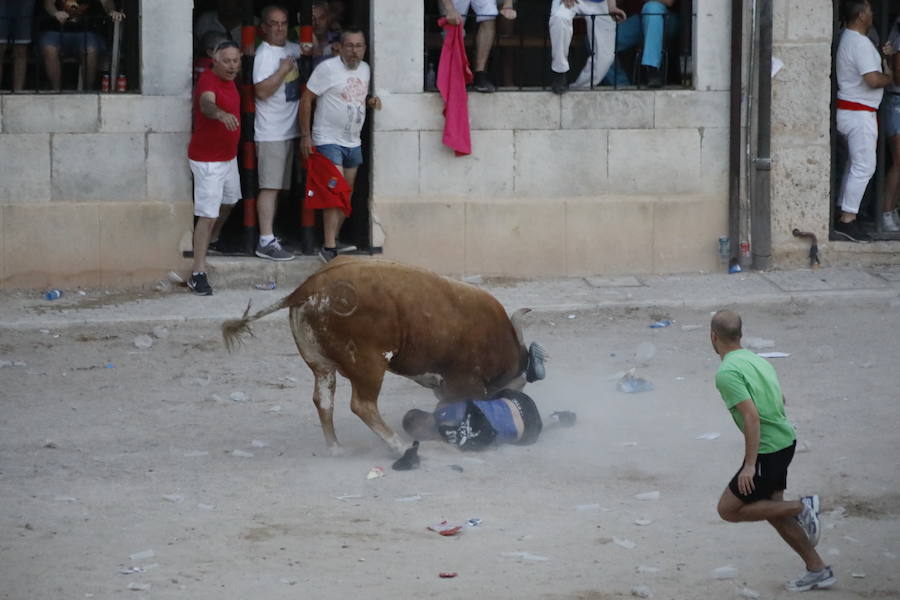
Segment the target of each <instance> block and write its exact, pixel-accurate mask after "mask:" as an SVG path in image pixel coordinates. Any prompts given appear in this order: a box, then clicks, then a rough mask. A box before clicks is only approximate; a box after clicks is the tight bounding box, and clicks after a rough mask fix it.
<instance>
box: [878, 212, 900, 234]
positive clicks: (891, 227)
mask: <svg viewBox="0 0 900 600" xmlns="http://www.w3.org/2000/svg"><path fill="white" fill-rule="evenodd" d="M897 221H898V218H897V211H896V210H892V211H891V212H886V213H881V230H882V231H889V232H892V233H895V232H897V231H900V223H898V222H897Z"/></svg>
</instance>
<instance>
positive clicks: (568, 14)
mask: <svg viewBox="0 0 900 600" xmlns="http://www.w3.org/2000/svg"><path fill="white" fill-rule="evenodd" d="M574 19H575V9H574V8H566V7H565V6H564V5H563V4H562V2H561V1H560V0H553V3H552V4H551V9H550V25H549V26H550V53H551V56H552V58H553V62H552V63H551V65H550V68H551V69H552V70H553V72H554V73H568V72H569V45H570V44H571V43H572V21H573V20H574Z"/></svg>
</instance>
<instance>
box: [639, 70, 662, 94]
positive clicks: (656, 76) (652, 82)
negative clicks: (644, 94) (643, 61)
mask: <svg viewBox="0 0 900 600" xmlns="http://www.w3.org/2000/svg"><path fill="white" fill-rule="evenodd" d="M642 70H643V72H644V84H645V85H646V86H647V87H648V88H661V87H662V85H663V77H662V71H660V70H659V69H657V68H656V67H648V66H646V65H644V67H643V69H642Z"/></svg>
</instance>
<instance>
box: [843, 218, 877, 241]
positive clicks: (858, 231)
mask: <svg viewBox="0 0 900 600" xmlns="http://www.w3.org/2000/svg"><path fill="white" fill-rule="evenodd" d="M834 233H835V234H836V235H837V236H838V237H840V238H844V239H846V240H850V241H851V242H868V241H869V240H871V239H872V238H871V237H870V236H869V234H868V233H866V232H865V231H863V230H862V227H860V226H859V222H858V221H857V220H856V219H854V220H852V221H850V222H849V223H844V222H842V221H838V222H837V225H835V226H834Z"/></svg>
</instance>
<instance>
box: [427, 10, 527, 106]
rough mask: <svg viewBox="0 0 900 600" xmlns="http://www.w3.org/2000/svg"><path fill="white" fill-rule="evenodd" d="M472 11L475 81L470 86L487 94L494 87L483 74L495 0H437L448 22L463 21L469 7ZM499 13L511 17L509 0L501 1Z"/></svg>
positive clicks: (491, 40)
mask: <svg viewBox="0 0 900 600" xmlns="http://www.w3.org/2000/svg"><path fill="white" fill-rule="evenodd" d="M470 7H471V8H472V9H473V10H474V11H475V21H476V22H477V23H478V33H477V34H476V36H475V73H474V75H475V81H474V84H473V87H474V88H475V91H477V92H487V93H491V92H494V91H496V90H497V86H495V85H494V84H493V83H492V82H491V80H490V78H489V77H488V74H487V62H488V58H489V57H490V54H491V46H493V45H494V34H495V31H496V29H497V27H496V21H497V14H498V11H497V0H441V11H442V12H443V13H444V15H445V16H446V17H447V22H448V23H449V24H451V25H459V24H464V23H465V21H466V16H467V15H468V14H469V8H470ZM499 14H502V15H503V16H504V17H505V18H507V19H515V18H516V11H515V10H514V9H513V3H512V0H503V8H501V9H500V11H499Z"/></svg>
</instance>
